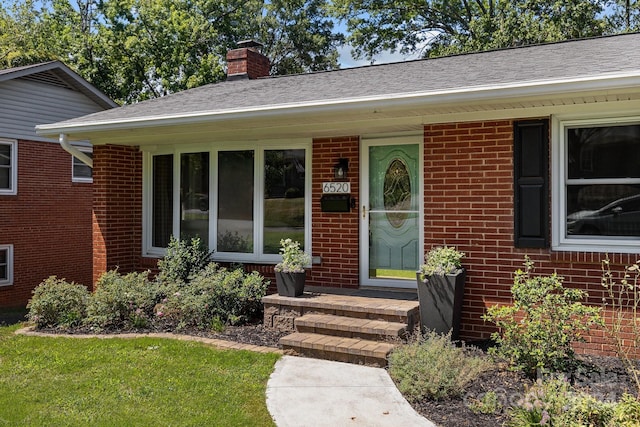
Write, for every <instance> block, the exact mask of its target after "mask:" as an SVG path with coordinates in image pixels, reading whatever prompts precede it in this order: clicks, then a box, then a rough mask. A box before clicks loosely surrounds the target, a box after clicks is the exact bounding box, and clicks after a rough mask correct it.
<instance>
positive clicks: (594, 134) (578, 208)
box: [566, 125, 640, 236]
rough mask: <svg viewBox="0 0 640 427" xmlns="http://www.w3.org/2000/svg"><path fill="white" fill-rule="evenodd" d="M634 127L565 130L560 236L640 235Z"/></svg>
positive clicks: (639, 139)
mask: <svg viewBox="0 0 640 427" xmlns="http://www.w3.org/2000/svg"><path fill="white" fill-rule="evenodd" d="M638 148H640V125H627V126H603V127H584V128H571V129H568V130H567V156H566V157H567V165H566V167H567V175H568V176H567V180H566V214H567V228H566V234H567V235H571V236H575V235H588V236H600V235H602V236H640V167H638V165H640V150H639V149H638Z"/></svg>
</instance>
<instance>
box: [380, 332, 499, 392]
mask: <svg viewBox="0 0 640 427" xmlns="http://www.w3.org/2000/svg"><path fill="white" fill-rule="evenodd" d="M490 367H491V362H489V361H488V360H487V359H485V358H483V357H480V356H476V355H472V354H471V352H470V351H469V349H466V348H464V347H456V345H455V344H454V343H452V342H451V336H450V334H449V335H439V334H437V333H435V332H429V333H427V334H425V335H424V336H423V337H421V338H419V339H418V340H416V341H415V342H412V343H409V344H406V345H402V346H400V347H397V348H396V349H395V350H394V351H393V352H392V353H391V355H390V356H389V374H390V375H391V378H393V380H394V381H395V383H396V385H397V386H398V389H399V390H400V392H402V394H403V395H404V396H405V397H407V398H408V399H409V400H411V401H414V402H415V401H418V400H420V399H424V398H430V399H445V398H450V397H457V396H461V395H462V394H463V392H464V390H465V387H466V385H467V384H469V383H470V382H471V381H473V380H474V379H476V378H477V377H478V376H479V375H480V374H481V373H482V372H484V371H485V370H487V369H489V368H490Z"/></svg>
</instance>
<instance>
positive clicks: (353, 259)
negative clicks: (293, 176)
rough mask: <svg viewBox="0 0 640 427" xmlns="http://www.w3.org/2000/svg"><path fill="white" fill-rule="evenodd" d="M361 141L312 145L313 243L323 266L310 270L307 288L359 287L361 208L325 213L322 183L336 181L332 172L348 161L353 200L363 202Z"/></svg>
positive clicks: (324, 141) (338, 140)
mask: <svg viewBox="0 0 640 427" xmlns="http://www.w3.org/2000/svg"><path fill="white" fill-rule="evenodd" d="M359 145H360V140H359V138H358V137H355V136H354V137H343V138H327V139H315V140H314V141H313V159H312V170H313V177H312V181H313V184H312V185H313V191H312V195H311V197H312V218H313V225H312V227H311V231H312V241H313V251H312V252H313V255H314V256H320V257H321V264H320V265H314V266H313V268H312V269H311V273H310V276H309V280H308V284H309V285H312V286H333V287H341V288H357V287H358V282H359V280H358V266H359V251H358V239H359V216H358V212H359V210H358V206H359V205H358V204H356V207H355V208H354V209H352V210H351V212H345V213H335V212H322V210H321V209H320V197H321V196H322V183H323V182H329V181H334V180H335V179H334V175H333V174H334V172H333V168H334V166H335V164H336V163H337V162H338V159H339V158H346V159H348V160H349V172H348V180H349V182H350V183H351V197H355V198H356V201H359V200H360V186H359V174H360V154H359Z"/></svg>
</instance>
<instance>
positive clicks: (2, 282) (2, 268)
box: [0, 245, 13, 286]
mask: <svg viewBox="0 0 640 427" xmlns="http://www.w3.org/2000/svg"><path fill="white" fill-rule="evenodd" d="M12 284H13V245H0V286H9V285H12Z"/></svg>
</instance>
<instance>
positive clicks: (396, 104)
mask: <svg viewBox="0 0 640 427" xmlns="http://www.w3.org/2000/svg"><path fill="white" fill-rule="evenodd" d="M622 89H633V90H634V91H638V90H640V74H639V73H638V72H633V73H616V74H613V73H608V74H603V75H599V76H586V77H583V78H572V79H559V80H543V81H533V82H531V81H530V82H518V83H513V84H506V85H495V86H476V87H465V88H456V89H447V90H441V91H429V92H416V93H404V94H387V95H379V96H370V97H360V98H350V99H337V100H335V99H334V100H326V101H318V102H305V103H292V104H280V105H266V106H261V107H257V108H256V107H250V108H242V109H229V110H223V111H215V112H211V111H203V112H195V113H185V114H173V115H165V116H154V117H141V118H131V119H120V120H105V121H95V122H86V123H73V122H72V123H66V124H65V123H64V122H60V123H52V124H44V125H38V126H36V132H37V133H38V134H39V135H57V134H60V133H66V134H73V133H76V132H83V133H87V132H104V131H111V130H123V129H130V128H134V127H135V128H144V127H157V126H171V125H185V124H194V123H203V122H219V121H227V120H235V119H260V118H269V117H273V116H282V115H283V114H285V113H288V114H311V113H323V112H340V113H346V112H353V113H357V112H358V110H362V111H371V110H372V109H373V110H376V109H387V110H388V109H403V108H411V107H415V106H419V105H437V104H463V103H469V104H472V103H481V102H487V101H491V102H494V103H495V102H500V101H505V102H507V101H513V100H514V99H521V98H554V99H555V98H561V97H563V96H566V95H568V94H572V95H575V94H581V93H583V94H592V93H601V92H603V91H615V90H622Z"/></svg>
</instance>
